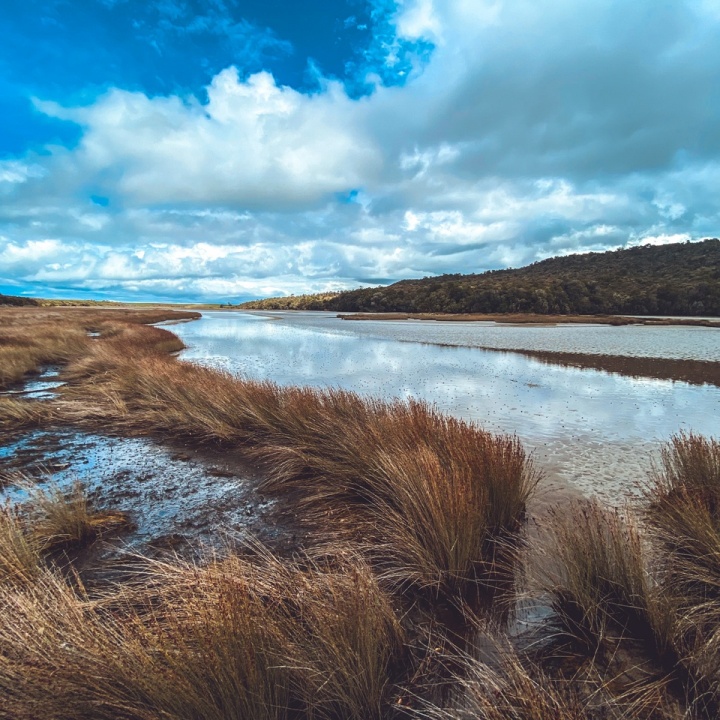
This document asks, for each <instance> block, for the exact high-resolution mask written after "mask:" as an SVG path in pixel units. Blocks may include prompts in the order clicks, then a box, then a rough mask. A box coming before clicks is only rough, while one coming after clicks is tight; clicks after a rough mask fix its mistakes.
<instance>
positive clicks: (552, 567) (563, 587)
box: [543, 501, 673, 656]
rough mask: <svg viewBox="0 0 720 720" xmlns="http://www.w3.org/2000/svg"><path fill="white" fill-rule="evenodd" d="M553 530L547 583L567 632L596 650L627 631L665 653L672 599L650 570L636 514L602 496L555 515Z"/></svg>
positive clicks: (610, 647)
mask: <svg viewBox="0 0 720 720" xmlns="http://www.w3.org/2000/svg"><path fill="white" fill-rule="evenodd" d="M547 538H548V547H547V559H546V566H545V568H544V577H543V583H544V587H545V591H546V592H547V593H549V595H550V597H551V599H552V607H553V610H554V612H555V617H556V621H557V623H558V624H559V627H560V629H561V631H562V632H563V633H565V634H566V636H567V637H568V638H570V639H572V640H573V641H575V642H576V643H578V644H579V645H580V646H581V647H583V648H585V649H586V650H587V651H588V652H589V653H590V654H591V655H598V654H599V655H603V654H606V653H608V652H611V651H614V650H615V649H616V643H617V641H618V640H627V639H629V640H636V641H640V642H642V643H644V644H645V645H646V646H647V647H648V648H650V649H651V651H652V653H653V654H656V655H659V656H661V655H662V654H664V653H666V652H671V637H672V634H673V618H672V611H671V606H670V605H669V604H668V602H667V601H666V600H665V599H664V598H663V597H661V595H660V594H659V592H658V589H657V586H656V583H655V581H654V580H653V578H652V577H651V576H650V574H649V571H648V562H647V558H646V552H645V549H644V547H643V542H642V538H641V535H640V531H639V529H638V527H637V525H636V524H635V523H634V522H633V520H632V518H630V517H627V516H626V515H623V514H621V513H620V512H619V511H617V510H610V509H606V508H604V507H602V506H601V505H599V504H598V503H597V502H596V501H592V502H582V503H575V504H574V505H573V506H572V507H571V508H565V509H564V510H563V511H562V513H560V512H558V513H556V514H555V515H554V516H553V518H552V520H551V521H550V524H549V527H548V529H547Z"/></svg>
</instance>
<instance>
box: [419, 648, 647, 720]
mask: <svg viewBox="0 0 720 720" xmlns="http://www.w3.org/2000/svg"><path fill="white" fill-rule="evenodd" d="M488 642H489V644H490V645H492V646H494V652H493V661H492V663H489V662H482V661H480V660H476V659H473V658H469V657H466V658H463V660H462V663H461V671H460V672H459V673H457V674H455V676H454V678H453V684H454V691H453V693H452V694H451V696H450V697H449V698H448V699H447V700H446V701H445V703H443V704H442V705H436V704H432V703H421V709H419V710H417V711H415V712H413V713H412V714H411V716H412V717H417V718H428V720H471V719H472V720H588V718H590V717H591V714H590V712H588V708H587V704H588V703H587V701H583V700H581V698H580V697H579V696H578V694H577V693H576V692H575V691H574V689H573V688H572V687H571V686H570V685H568V684H567V683H562V682H560V681H557V680H554V679H552V678H551V677H549V676H548V675H546V674H545V673H543V671H542V670H541V669H540V668H538V667H537V666H534V665H533V664H531V663H527V662H525V663H524V662H522V661H521V659H520V657H519V656H518V655H517V653H516V652H515V651H514V650H513V649H512V647H511V646H510V645H509V644H508V643H507V641H504V640H502V639H500V638H490V639H489V640H487V641H486V644H487V643H488ZM451 661H452V662H453V663H456V659H455V658H451ZM603 713H604V714H603V717H605V718H614V717H617V718H618V720H619V718H620V715H619V714H616V713H614V712H613V708H612V707H611V706H608V705H606V706H605V707H604V708H603ZM624 717H626V718H634V717H635V716H634V715H625V716H624Z"/></svg>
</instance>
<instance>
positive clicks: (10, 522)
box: [0, 505, 42, 586]
mask: <svg viewBox="0 0 720 720" xmlns="http://www.w3.org/2000/svg"><path fill="white" fill-rule="evenodd" d="M41 567H42V562H41V556H40V552H39V550H38V547H37V545H36V544H35V543H34V542H33V541H32V539H31V538H30V537H29V535H28V531H27V527H26V524H25V523H24V522H23V520H22V519H21V518H20V517H19V516H18V513H17V511H16V510H15V508H13V507H11V506H9V505H8V506H5V507H2V508H0V586H3V585H9V584H11V585H27V584H29V583H31V582H33V581H34V580H35V579H37V578H38V577H39V575H40V572H41Z"/></svg>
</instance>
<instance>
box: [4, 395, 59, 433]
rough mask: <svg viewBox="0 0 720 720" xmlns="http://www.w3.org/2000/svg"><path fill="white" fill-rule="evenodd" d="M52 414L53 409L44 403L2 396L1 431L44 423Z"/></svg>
mask: <svg viewBox="0 0 720 720" xmlns="http://www.w3.org/2000/svg"><path fill="white" fill-rule="evenodd" d="M51 416H52V411H51V409H50V408H49V407H48V406H47V405H45V404H44V403H40V402H35V401H32V400H18V399H15V398H11V397H0V431H3V430H4V431H10V430H20V429H21V428H31V427H36V426H38V425H43V424H44V423H46V422H47V421H48V420H49V419H50V418H51Z"/></svg>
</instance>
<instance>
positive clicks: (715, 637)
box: [646, 433, 720, 714]
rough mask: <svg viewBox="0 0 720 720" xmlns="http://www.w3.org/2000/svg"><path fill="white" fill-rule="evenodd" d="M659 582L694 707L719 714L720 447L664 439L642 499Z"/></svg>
mask: <svg viewBox="0 0 720 720" xmlns="http://www.w3.org/2000/svg"><path fill="white" fill-rule="evenodd" d="M646 519H647V522H648V524H649V525H650V527H651V528H652V530H653V533H654V538H655V540H656V541H657V542H658V545H659V547H660V548H661V550H662V562H661V563H659V565H660V572H661V579H662V582H663V585H664V587H665V588H666V592H667V593H668V594H669V595H670V596H671V597H672V598H673V600H674V602H675V604H676V606H677V627H678V630H677V641H676V642H677V645H678V649H679V653H680V654H681V656H682V657H683V667H684V668H685V670H686V672H687V674H688V676H689V683H690V684H691V692H692V695H693V696H694V697H695V701H694V702H695V704H696V705H698V706H699V707H700V708H702V709H703V711H704V712H705V713H706V714H707V713H711V712H718V711H720V632H719V631H718V628H719V627H720V442H718V441H717V440H715V439H709V438H704V437H701V436H698V435H693V434H692V433H689V434H680V435H677V436H675V437H674V438H672V440H671V441H670V443H668V445H667V446H666V447H665V448H664V450H663V453H662V463H661V467H659V468H658V469H657V470H656V472H655V475H654V482H653V484H652V486H651V487H650V489H649V491H648V494H647V507H646Z"/></svg>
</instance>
